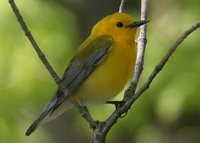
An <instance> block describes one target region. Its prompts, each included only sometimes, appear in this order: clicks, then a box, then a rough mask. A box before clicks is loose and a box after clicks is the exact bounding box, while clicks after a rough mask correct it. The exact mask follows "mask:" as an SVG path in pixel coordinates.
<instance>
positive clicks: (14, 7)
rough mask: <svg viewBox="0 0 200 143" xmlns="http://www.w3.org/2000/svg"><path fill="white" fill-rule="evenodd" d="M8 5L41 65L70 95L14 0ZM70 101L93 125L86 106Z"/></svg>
mask: <svg viewBox="0 0 200 143" xmlns="http://www.w3.org/2000/svg"><path fill="white" fill-rule="evenodd" d="M9 3H10V6H11V8H12V10H13V12H14V14H15V16H16V17H17V20H18V22H19V24H20V26H21V28H22V29H23V31H24V33H25V35H26V37H27V38H28V39H29V41H30V42H31V44H32V46H33V48H34V49H35V51H36V53H37V55H38V57H39V58H40V60H41V61H42V63H43V65H44V66H45V67H46V69H47V70H48V72H49V73H50V74H51V76H52V78H53V79H54V80H55V82H56V84H57V85H58V86H59V87H60V88H61V90H62V91H63V92H64V96H70V93H69V92H68V90H67V88H66V87H65V85H64V84H63V83H62V80H61V79H60V77H59V76H58V74H57V73H56V72H55V71H54V69H53V68H52V66H51V65H50V63H49V62H48V60H47V59H46V57H45V55H44V53H43V52H42V50H41V49H40V47H39V46H38V44H37V42H36V40H35V39H34V37H33V35H32V34H31V32H30V30H29V29H28V27H27V25H26V23H25V21H24V19H23V17H22V16H21V14H20V12H19V10H18V8H17V6H16V4H15V1H14V0H9ZM71 102H72V103H73V104H74V106H75V107H76V109H77V110H78V111H79V112H80V114H81V115H82V116H83V117H84V118H85V119H86V120H87V121H88V123H89V124H90V126H91V127H94V124H95V122H94V120H93V119H92V117H91V115H90V113H89V112H88V110H87V108H83V107H82V106H81V105H80V104H79V103H78V101H77V100H75V98H73V97H72V98H71Z"/></svg>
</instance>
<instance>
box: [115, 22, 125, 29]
mask: <svg viewBox="0 0 200 143" xmlns="http://www.w3.org/2000/svg"><path fill="white" fill-rule="evenodd" d="M123 25H124V24H123V22H117V24H116V26H117V27H119V28H120V27H123Z"/></svg>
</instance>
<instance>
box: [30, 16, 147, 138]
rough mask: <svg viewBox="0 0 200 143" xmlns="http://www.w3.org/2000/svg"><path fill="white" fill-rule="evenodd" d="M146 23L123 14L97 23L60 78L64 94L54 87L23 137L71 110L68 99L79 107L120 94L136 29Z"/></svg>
mask: <svg viewBox="0 0 200 143" xmlns="http://www.w3.org/2000/svg"><path fill="white" fill-rule="evenodd" d="M147 22H148V20H141V21H135V20H134V18H133V17H132V16H130V15H128V14H127V13H123V12H120V13H118V12H117V13H113V14H111V15H107V16H105V17H104V18H102V19H101V20H100V21H99V22H97V23H96V24H95V25H94V27H93V28H92V30H91V33H90V35H89V36H88V38H86V40H85V41H83V42H82V44H81V45H80V46H79V48H78V49H77V50H76V52H75V55H74V56H73V57H72V59H71V60H70V62H69V64H68V66H67V68H66V70H65V71H64V74H63V77H62V78H61V81H62V83H63V84H64V86H65V87H66V88H67V90H68V94H67V95H65V94H64V92H63V91H62V89H61V88H60V87H58V88H57V90H56V91H55V93H54V94H53V96H52V98H51V100H50V101H49V102H48V104H47V105H46V106H45V108H44V109H43V111H42V112H41V113H40V114H39V115H38V116H37V117H36V119H35V120H34V121H33V123H32V124H31V125H30V127H29V128H28V130H27V131H26V135H27V136H29V135H30V134H32V132H33V131H35V130H36V129H37V127H38V126H40V125H42V124H44V123H46V122H48V121H50V120H53V119H55V118H56V117H58V116H59V115H61V114H62V113H64V112H65V111H66V110H69V109H70V108H71V107H73V104H72V103H71V100H70V98H71V97H74V98H75V99H76V100H77V101H78V102H79V103H80V104H81V105H87V104H103V103H105V102H107V101H109V100H111V99H112V98H114V97H115V96H116V95H117V94H118V93H119V92H121V91H122V90H123V88H124V86H125V85H126V83H127V82H128V81H129V80H130V78H131V76H132V73H133V71H134V66H135V62H136V55H137V46H136V42H135V38H136V31H137V28H138V27H140V26H141V25H143V24H146V23H147Z"/></svg>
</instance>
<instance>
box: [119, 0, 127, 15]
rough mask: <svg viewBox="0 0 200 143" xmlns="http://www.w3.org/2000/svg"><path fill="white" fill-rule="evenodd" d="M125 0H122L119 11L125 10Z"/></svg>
mask: <svg viewBox="0 0 200 143" xmlns="http://www.w3.org/2000/svg"><path fill="white" fill-rule="evenodd" d="M125 1H126V0H121V3H120V6H119V13H121V12H123V9H124V5H125Z"/></svg>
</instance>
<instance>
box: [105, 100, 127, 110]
mask: <svg viewBox="0 0 200 143" xmlns="http://www.w3.org/2000/svg"><path fill="white" fill-rule="evenodd" d="M124 103H125V101H123V100H122V101H107V102H106V104H113V105H115V108H116V109H118V108H119V107H122V106H123V105H124Z"/></svg>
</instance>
